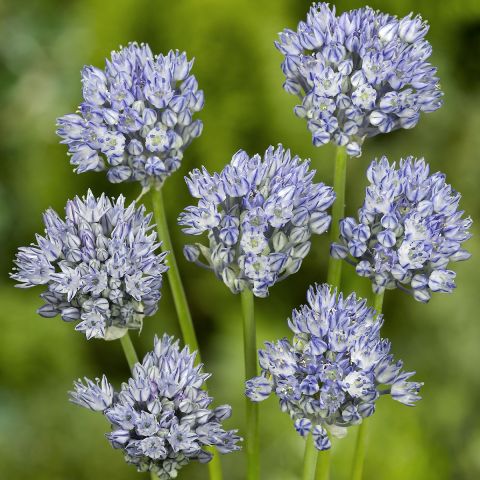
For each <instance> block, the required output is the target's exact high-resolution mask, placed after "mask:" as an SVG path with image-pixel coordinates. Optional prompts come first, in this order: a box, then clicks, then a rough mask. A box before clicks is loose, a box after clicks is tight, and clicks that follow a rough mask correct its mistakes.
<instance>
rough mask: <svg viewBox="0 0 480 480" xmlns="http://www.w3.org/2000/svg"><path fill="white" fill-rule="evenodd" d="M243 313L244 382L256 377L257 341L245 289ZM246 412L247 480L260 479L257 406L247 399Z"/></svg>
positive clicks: (251, 305)
mask: <svg viewBox="0 0 480 480" xmlns="http://www.w3.org/2000/svg"><path fill="white" fill-rule="evenodd" d="M241 299H242V312H243V347H244V356H245V378H246V380H248V379H250V378H253V377H255V376H257V339H256V331H255V315H254V302H253V293H252V292H251V290H248V289H245V290H243V292H242V293H241ZM246 405H247V410H246V420H247V428H246V451H247V480H258V479H259V478H260V462H259V442H258V404H257V403H255V402H251V401H249V400H248V399H247V404H246Z"/></svg>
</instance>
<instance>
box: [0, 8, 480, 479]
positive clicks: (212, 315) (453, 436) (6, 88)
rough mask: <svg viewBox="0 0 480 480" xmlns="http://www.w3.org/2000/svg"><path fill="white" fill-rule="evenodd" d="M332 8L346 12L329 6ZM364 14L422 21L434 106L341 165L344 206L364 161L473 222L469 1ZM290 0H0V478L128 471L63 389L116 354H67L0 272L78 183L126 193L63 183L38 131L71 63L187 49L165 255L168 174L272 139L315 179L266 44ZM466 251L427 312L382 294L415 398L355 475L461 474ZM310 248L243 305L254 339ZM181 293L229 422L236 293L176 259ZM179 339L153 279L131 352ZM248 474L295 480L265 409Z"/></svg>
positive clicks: (465, 457) (63, 90) (295, 11)
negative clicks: (180, 149)
mask: <svg viewBox="0 0 480 480" xmlns="http://www.w3.org/2000/svg"><path fill="white" fill-rule="evenodd" d="M335 4H336V5H337V9H338V10H339V11H343V10H345V9H350V8H357V7H360V6H363V5H364V4H363V3H362V2H360V1H342V2H335ZM370 5H371V6H372V7H375V8H380V9H382V10H383V11H386V12H390V13H394V14H398V15H405V14H408V13H409V12H410V11H412V10H413V11H415V12H418V13H421V14H422V15H423V16H424V17H425V18H426V19H428V20H429V22H430V24H431V30H430V33H429V34H428V38H429V40H430V41H431V43H432V44H433V51H434V53H433V59H432V61H433V63H434V64H436V65H438V68H439V76H440V77H441V82H442V88H443V90H444V92H445V105H444V107H443V108H442V109H441V110H439V111H437V112H436V113H433V114H429V115H426V116H424V117H423V118H422V120H421V121H420V122H419V124H418V126H417V127H416V128H415V129H414V130H412V131H405V130H403V131H397V132H394V133H391V134H388V135H385V136H380V137H377V138H374V139H372V140H369V141H367V143H366V145H365V149H364V154H363V156H362V157H361V158H360V159H353V160H351V161H350V162H349V165H348V169H349V172H348V188H347V203H348V204H347V212H349V213H351V214H352V213H354V212H355V211H356V209H357V208H358V207H359V206H360V204H361V201H362V196H363V191H364V188H365V184H366V180H365V176H364V172H365V170H366V168H367V165H368V163H369V162H370V160H371V159H372V158H373V157H375V156H379V155H381V154H384V153H385V154H387V155H388V156H389V158H390V159H398V158H399V157H401V156H402V155H403V156H405V155H408V154H413V155H415V156H425V157H426V159H427V160H428V161H429V162H430V164H431V168H432V170H433V171H437V170H442V171H444V172H446V174H447V176H448V180H449V182H450V183H452V184H453V185H454V187H455V188H456V189H458V190H459V191H460V192H462V194H463V200H462V204H463V208H464V209H465V210H466V211H467V212H468V214H470V215H471V216H472V217H474V218H478V213H479V208H480V200H479V199H480V195H479V191H478V183H479V179H480V161H479V153H478V152H479V151H480V134H479V132H480V83H479V78H480V63H479V58H480V3H479V2H478V1H477V0H463V1H460V0H457V1H455V2H453V1H433V0H415V1H413V0H383V1H380V0H377V1H372V2H370ZM308 6H309V2H306V1H293V0H292V1H287V0H262V1H247V0H228V1H227V0H202V1H200V0H175V1H173V0H168V1H167V0H164V1H148V0H115V1H113V0H103V1H101V2H100V1H98V0H83V1H79V0H70V1H68V2H65V1H60V0H43V1H40V0H37V1H35V0H30V1H24V2H18V1H14V0H3V1H2V2H1V3H0V38H1V41H0V72H1V75H0V106H1V108H0V129H1V137H0V153H1V159H2V160H1V162H2V167H1V175H0V249H1V255H0V267H1V273H2V275H1V279H0V477H1V478H2V479H5V480H11V479H14V480H17V479H18V480H23V479H25V480H29V479H36V480H43V479H48V480H60V479H62V480H63V479H65V480H66V479H69V480H70V479H79V480H80V479H100V478H113V477H115V478H116V479H118V480H122V479H127V478H135V477H139V478H140V477H141V475H140V474H137V473H136V472H135V470H134V468H133V467H130V466H128V465H126V464H125V463H124V461H123V459H122V456H121V454H120V453H119V452H118V451H114V450H113V449H111V447H110V446H109V445H108V443H107V441H106V440H105V438H104V436H103V434H104V432H105V431H106V428H107V425H106V423H105V422H104V421H103V419H102V417H101V415H96V414H94V413H92V412H88V411H86V410H83V409H80V408H78V407H75V406H73V405H71V404H69V403H68V401H67V393H66V392H67V390H69V389H70V388H71V385H72V380H73V379H75V378H78V377H80V376H84V375H87V376H91V377H92V376H93V377H94V376H98V375H100V374H102V373H104V372H105V373H107V374H108V375H109V377H110V378H111V379H112V380H113V381H114V382H115V383H116V384H119V383H120V382H121V381H122V380H124V379H125V378H126V377H127V375H128V368H127V365H126V362H125V360H124V358H123V355H122V351H121V348H120V344H119V343H118V342H111V343H106V342H103V341H94V340H92V341H90V342H86V341H85V338H84V336H83V335H81V334H79V333H76V332H74V331H73V329H72V326H71V325H68V324H66V323H63V322H61V321H60V319H58V318H56V319H51V320H48V319H42V318H40V317H38V316H37V315H36V314H35V310H36V308H38V306H39V305H40V299H39V298H38V294H39V293H40V290H35V289H32V290H18V289H15V288H13V282H12V281H10V280H9V279H8V272H9V271H10V269H11V267H12V257H13V255H14V253H15V250H16V249H17V248H18V247H19V246H21V245H26V244H28V243H30V241H32V240H33V236H34V233H35V232H37V231H41V230H42V220H41V214H42V212H43V211H44V210H45V209H46V208H47V207H49V206H52V207H54V208H55V209H57V210H58V211H62V209H63V206H64V204H65V200H66V199H67V198H71V197H72V196H73V195H75V194H83V193H85V192H86V190H87V188H89V187H92V188H93V190H94V192H95V193H97V194H99V193H100V192H102V191H105V192H107V193H108V194H111V195H117V194H119V193H120V192H122V193H125V194H126V195H127V197H128V198H129V199H133V198H135V197H136V196H137V194H138V193H139V187H138V186H137V185H132V184H129V185H111V184H109V183H108V182H107V181H106V180H105V178H104V175H103V174H95V173H88V174H83V175H75V174H74V173H72V168H71V166H70V165H69V162H68V159H67V156H66V148H65V146H63V145H60V144H59V143H58V138H57V137H56V135H55V119H56V118H57V117H58V116H60V115H62V114H64V113H67V112H73V111H74V110H75V108H76V106H77V105H78V104H79V102H80V100H81V97H80V96H81V89H80V75H79V71H80V68H81V67H82V66H83V65H84V64H93V65H96V66H99V67H102V66H103V62H104V57H105V56H108V55H109V53H110V51H111V50H112V49H116V48H117V47H118V46H119V45H125V44H126V43H127V42H129V41H132V40H137V41H144V42H148V43H149V44H150V45H151V47H152V50H153V51H154V52H166V51H168V50H169V49H170V48H178V49H181V50H186V51H187V52H188V54H189V55H190V56H195V57H196V62H195V66H194V74H195V75H196V76H197V79H198V81H199V84H200V87H201V88H203V89H204V90H205V95H206V105H205V108H204V110H203V111H202V112H201V114H200V118H202V120H203V121H204V126H205V128H204V133H203V135H202V136H201V137H200V138H199V139H197V140H196V141H195V142H194V143H193V144H192V145H191V147H190V148H189V149H188V151H187V153H186V155H185V159H184V161H183V165H182V167H181V171H179V172H178V173H177V174H176V175H174V176H173V177H172V178H171V179H169V180H168V182H167V183H166V186H165V196H166V198H167V200H166V202H167V207H168V214H169V217H170V218H169V220H170V223H171V226H172V230H173V232H172V233H173V236H174V241H175V244H176V249H177V252H178V253H179V256H181V248H182V245H183V243H185V242H186V241H188V240H187V238H186V237H185V236H184V235H183V234H182V233H181V232H180V229H179V228H178V227H177V226H176V223H175V220H176V217H177V215H178V214H179V212H180V211H181V210H182V209H183V208H184V207H185V206H186V205H187V204H188V203H189V201H190V200H189V198H188V193H187V190H186V187H185V184H184V182H183V175H185V174H186V173H187V172H188V171H189V170H191V169H192V168H193V167H197V166H200V165H202V164H204V165H206V166H207V167H208V168H209V169H211V170H218V169H221V168H222V166H223V165H224V164H225V163H226V162H227V161H229V159H230V158H231V156H232V154H233V153H234V152H235V151H236V150H237V149H239V148H244V149H246V150H247V151H248V152H250V153H252V154H253V153H255V152H263V151H264V150H265V149H266V147H267V146H268V145H270V144H276V143H278V142H281V143H283V144H284V145H285V146H288V147H289V148H291V149H292V150H293V152H294V153H296V154H298V155H300V156H301V157H311V158H312V159H313V165H314V166H315V167H316V168H317V172H318V173H317V178H318V179H319V180H322V181H325V182H326V183H329V184H331V182H332V171H333V168H332V166H333V163H332V160H333V158H332V156H333V149H332V148H330V147H329V146H327V147H324V148H320V149H315V148H314V147H313V146H312V145H311V141H310V135H309V133H308V131H307V129H306V126H305V124H304V122H303V121H302V120H300V119H297V118H296V117H295V116H294V115H293V113H292V108H293V106H294V104H295V103H296V99H295V98H294V97H292V96H290V95H288V94H287V93H285V92H284V91H283V90H282V81H283V78H282V73H281V70H280V62H281V56H280V54H279V53H278V52H277V51H276V50H275V48H274V47H273V41H274V40H275V39H276V35H277V32H279V31H280V30H282V29H283V28H284V27H287V26H288V27H294V26H295V25H296V23H297V22H298V21H299V20H300V19H303V18H304V16H305V14H306V11H307V9H308ZM473 232H474V234H475V233H477V235H476V236H474V238H473V239H472V240H470V241H469V242H468V246H467V247H468V248H469V250H470V251H471V252H472V253H473V257H472V259H471V260H470V261H468V262H465V263H461V264H458V265H457V266H456V267H455V269H456V271H457V273H458V276H457V280H458V282H457V283H458V288H457V290H456V291H455V293H454V294H452V295H441V294H437V295H434V298H433V299H432V301H431V302H430V303H429V304H428V305H422V304H419V303H417V302H415V301H413V299H411V298H410V297H408V296H407V295H405V294H403V293H401V292H389V293H388V295H386V300H385V315H386V324H385V327H384V335H385V336H388V337H389V338H390V339H391V340H392V343H393V351H394V353H395V354H396V355H397V357H398V358H402V359H404V361H405V365H406V367H407V368H408V369H414V370H416V371H417V376H416V378H417V379H418V380H422V381H424V382H425V386H424V387H423V390H422V394H423V397H424V398H423V400H422V401H421V402H420V403H419V404H418V406H417V407H415V408H408V407H405V406H403V405H400V404H397V403H396V402H393V401H391V400H389V399H387V398H382V399H381V400H380V401H379V404H378V411H377V413H376V414H375V416H374V417H373V419H372V420H371V422H370V425H371V427H370V436H369V451H368V458H367V461H366V473H365V478H366V479H371V480H375V479H389V480H397V479H402V480H403V479H422V480H423V479H425V480H428V479H435V480H442V479H468V480H470V479H477V478H480V421H479V418H480V416H479V413H478V412H479V408H478V405H479V403H480V375H479V365H480V348H479V344H480V322H479V320H480V319H479V313H478V312H479V310H480V295H479V294H478V288H479V284H478V283H477V282H478V281H479V277H478V266H479V265H478V263H477V262H478V260H477V259H478V254H479V250H480V242H479V236H478V223H476V224H474V227H473ZM327 252H328V244H327V238H326V236H323V237H322V238H316V239H315V240H314V244H313V249H312V252H311V253H310V255H309V257H308V258H307V260H306V261H305V262H304V264H303V267H302V269H301V270H300V272H299V273H298V274H296V275H295V277H290V278H289V279H288V280H287V281H285V282H283V283H281V284H279V285H277V286H276V287H274V288H272V290H271V295H270V297H269V298H268V299H264V300H260V301H258V302H257V316H258V330H259V332H258V340H259V344H260V343H263V341H264V340H267V339H275V338H278V337H280V336H283V335H286V334H287V328H286V318H287V317H288V315H289V313H290V311H291V309H292V308H293V307H296V306H298V305H299V304H301V303H302V302H303V301H304V299H305V292H306V289H307V287H308V286H309V285H310V284H311V283H313V282H315V281H318V282H322V281H324V280H325V278H326V264H327ZM180 267H181V270H182V273H183V277H184V280H185V284H186V290H187V292H188V297H189V301H190V304H191V307H192V311H193V315H194V320H195V324H196V328H197V332H198V336H199V341H200V345H201V349H202V354H203V358H204V360H205V362H206V364H207V370H208V371H210V372H212V373H213V378H212V380H211V382H210V390H211V393H212V394H213V396H215V398H216V402H217V403H230V404H232V405H233V407H234V415H233V418H232V419H231V420H229V422H228V426H229V427H230V428H234V427H238V428H240V430H242V427H243V410H244V408H243V407H244V400H243V394H242V390H243V366H242V365H243V364H242V341H241V319H240V308H239V298H238V297H234V296H232V295H231V294H230V293H229V291H228V290H227V289H226V287H225V286H224V285H223V284H222V283H221V282H219V281H217V280H216V279H215V278H214V276H213V275H212V274H210V273H209V272H205V271H203V270H200V269H198V268H196V267H195V266H193V265H190V264H187V263H186V262H184V261H183V259H180ZM344 271H345V273H346V276H345V283H344V290H345V291H347V292H350V291H352V290H356V291H358V292H360V293H361V294H364V295H368V294H369V293H368V292H369V285H368V284H367V283H366V281H364V280H363V279H360V278H358V277H356V276H355V275H354V274H353V272H352V270H351V269H350V268H349V267H347V268H345V269H344ZM164 331H167V332H169V333H173V334H178V329H177V326H176V319H175V313H174V310H173V306H172V300H171V295H170V292H169V288H168V285H165V288H164V297H163V299H162V301H161V307H160V310H159V312H158V313H157V315H156V316H155V317H154V318H150V319H147V320H146V322H145V327H144V330H143V332H142V335H141V337H138V338H134V342H135V344H136V346H137V348H138V350H139V351H140V352H141V353H142V354H143V353H145V352H146V351H147V350H148V349H149V348H150V347H151V345H152V340H153V336H154V334H156V333H157V334H161V333H162V332H164ZM260 408H261V436H262V472H263V473H262V478H264V479H275V480H289V479H295V478H299V475H300V466H301V462H302V453H303V445H302V443H303V442H302V439H301V438H300V437H299V436H298V435H297V434H296V433H295V432H294V430H293V427H292V425H291V422H290V420H289V418H288V417H287V415H285V414H282V413H281V412H280V410H279V409H278V406H277V402H276V400H275V399H274V398H271V399H269V400H268V401H267V402H264V403H263V404H262V405H261V407H260ZM355 435H356V429H355V428H352V429H351V430H350V433H349V435H348V436H347V437H346V438H345V439H343V440H340V441H336V442H335V445H334V452H333V474H332V479H334V480H337V479H338V480H340V479H345V478H348V474H349V469H350V461H351V456H352V452H353V445H354V439H355ZM243 462H244V458H243V455H242V453H236V454H232V455H228V456H225V457H223V465H224V470H225V472H226V473H225V478H226V479H228V480H235V479H242V478H244V475H243ZM180 478H188V479H206V478H207V468H206V467H205V466H199V465H190V466H188V467H186V468H185V469H184V470H183V471H182V472H181V475H180Z"/></svg>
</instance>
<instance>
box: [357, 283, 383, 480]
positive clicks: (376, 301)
mask: <svg viewBox="0 0 480 480" xmlns="http://www.w3.org/2000/svg"><path fill="white" fill-rule="evenodd" d="M383 294H384V292H382V293H377V294H375V295H374V298H373V308H374V309H375V310H376V312H377V315H380V314H381V313H382V306H383ZM367 429H368V420H367V419H366V418H364V419H363V421H362V423H361V424H360V425H359V427H358V432H357V442H356V444H355V452H354V454H353V466H352V480H362V475H363V465H364V463H365V454H366V451H367Z"/></svg>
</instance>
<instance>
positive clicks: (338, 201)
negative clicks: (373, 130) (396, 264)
mask: <svg viewBox="0 0 480 480" xmlns="http://www.w3.org/2000/svg"><path fill="white" fill-rule="evenodd" d="M346 179H347V150H346V148H345V147H337V150H336V152H335V169H334V173H333V189H334V190H335V195H336V198H335V203H334V204H333V208H332V223H331V226H330V243H333V242H337V241H338V236H339V234H340V220H341V219H342V218H343V217H344V213H345V183H346ZM341 279H342V260H336V259H334V258H333V257H331V256H330V257H329V259H328V272H327V283H328V284H329V285H331V286H332V287H334V288H336V289H337V290H340V281H341ZM305 455H306V452H305ZM315 475H316V476H315V478H316V480H328V478H329V476H330V450H325V451H323V452H318V454H317V467H316V474H315Z"/></svg>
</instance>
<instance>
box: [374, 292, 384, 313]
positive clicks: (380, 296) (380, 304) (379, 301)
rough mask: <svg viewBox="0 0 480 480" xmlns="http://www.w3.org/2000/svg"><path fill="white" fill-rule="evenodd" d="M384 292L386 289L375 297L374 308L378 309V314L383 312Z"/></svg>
mask: <svg viewBox="0 0 480 480" xmlns="http://www.w3.org/2000/svg"><path fill="white" fill-rule="evenodd" d="M384 294H385V291H383V292H382V293H377V294H375V295H374V297H373V308H374V309H375V310H376V312H377V315H380V314H381V313H382V307H383V296H384Z"/></svg>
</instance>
